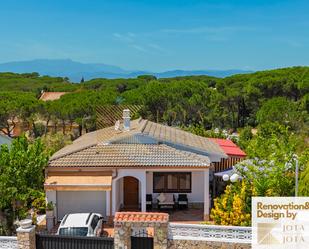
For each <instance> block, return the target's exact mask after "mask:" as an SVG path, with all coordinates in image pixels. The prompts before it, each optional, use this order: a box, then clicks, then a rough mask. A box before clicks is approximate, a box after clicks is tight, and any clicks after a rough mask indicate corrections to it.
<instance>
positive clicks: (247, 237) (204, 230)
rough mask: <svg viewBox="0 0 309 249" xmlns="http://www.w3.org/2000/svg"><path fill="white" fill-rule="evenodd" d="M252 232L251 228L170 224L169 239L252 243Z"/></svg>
mask: <svg viewBox="0 0 309 249" xmlns="http://www.w3.org/2000/svg"><path fill="white" fill-rule="evenodd" d="M251 230H252V229H251V227H238V226H214V225H198V224H181V223H170V224H169V229H168V237H169V239H171V240H200V241H220V242H230V243H251V240H252V231H251Z"/></svg>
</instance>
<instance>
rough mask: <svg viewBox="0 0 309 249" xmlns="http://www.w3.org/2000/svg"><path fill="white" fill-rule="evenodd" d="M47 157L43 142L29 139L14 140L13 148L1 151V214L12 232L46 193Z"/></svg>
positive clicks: (3, 148) (4, 148)
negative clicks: (42, 194)
mask: <svg viewBox="0 0 309 249" xmlns="http://www.w3.org/2000/svg"><path fill="white" fill-rule="evenodd" d="M47 161H48V157H47V155H46V153H44V147H43V144H42V143H41V141H40V140H36V141H34V142H33V143H29V142H28V141H27V139H26V137H20V138H17V139H14V141H13V143H12V146H11V148H10V149H8V147H7V146H2V147H1V150H0V210H1V211H5V214H6V218H7V224H8V228H9V230H10V232H12V227H13V222H14V220H15V218H16V217H19V218H23V217H24V216H25V214H26V212H27V210H28V208H29V205H30V204H31V203H32V201H33V197H34V196H39V193H40V192H42V191H43V183H44V173H43V170H44V167H45V166H46V164H47Z"/></svg>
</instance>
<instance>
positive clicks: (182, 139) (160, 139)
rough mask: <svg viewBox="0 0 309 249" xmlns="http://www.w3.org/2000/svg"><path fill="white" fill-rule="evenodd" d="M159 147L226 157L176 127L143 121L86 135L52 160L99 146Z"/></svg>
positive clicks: (206, 141)
mask: <svg viewBox="0 0 309 249" xmlns="http://www.w3.org/2000/svg"><path fill="white" fill-rule="evenodd" d="M111 143H113V144H121V143H125V144H151V143H152V144H160V143H164V144H167V145H169V146H171V147H177V146H178V147H179V146H182V147H183V150H185V149H184V148H185V147H186V148H189V149H188V150H189V151H192V150H197V151H200V152H201V153H203V152H204V153H205V154H207V153H209V154H215V155H218V156H220V157H227V156H226V154H225V153H224V151H223V150H222V149H221V148H220V146H219V145H218V144H216V143H215V142H213V141H211V140H210V139H208V138H205V137H201V136H197V135H194V134H192V133H190V132H186V131H183V130H180V129H178V128H175V127H170V126H166V125H161V124H156V123H154V122H151V121H148V120H145V119H136V120H133V121H131V129H130V131H119V130H115V129H114V127H113V126H112V127H107V128H104V129H101V130H97V131H95V132H90V133H87V134H85V135H83V136H81V137H80V138H78V139H76V140H75V141H74V142H73V143H72V144H71V145H68V146H66V147H64V148H63V149H61V150H59V151H58V152H56V153H55V154H54V155H53V156H52V158H51V159H56V158H59V157H62V156H65V155H67V154H71V153H74V152H77V151H81V150H84V149H87V148H89V147H92V146H95V145H98V144H111Z"/></svg>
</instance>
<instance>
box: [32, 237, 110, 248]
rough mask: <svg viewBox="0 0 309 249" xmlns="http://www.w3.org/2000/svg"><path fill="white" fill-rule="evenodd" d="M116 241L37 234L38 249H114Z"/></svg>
mask: <svg viewBox="0 0 309 249" xmlns="http://www.w3.org/2000/svg"><path fill="white" fill-rule="evenodd" d="M113 248H114V239H113V238H105V237H76V236H74V237H73V236H59V235H47V234H36V249H113Z"/></svg>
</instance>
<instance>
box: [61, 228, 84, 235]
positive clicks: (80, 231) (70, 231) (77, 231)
mask: <svg viewBox="0 0 309 249" xmlns="http://www.w3.org/2000/svg"><path fill="white" fill-rule="evenodd" d="M87 234H88V227H66V228H60V230H59V235H65V236H87Z"/></svg>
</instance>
